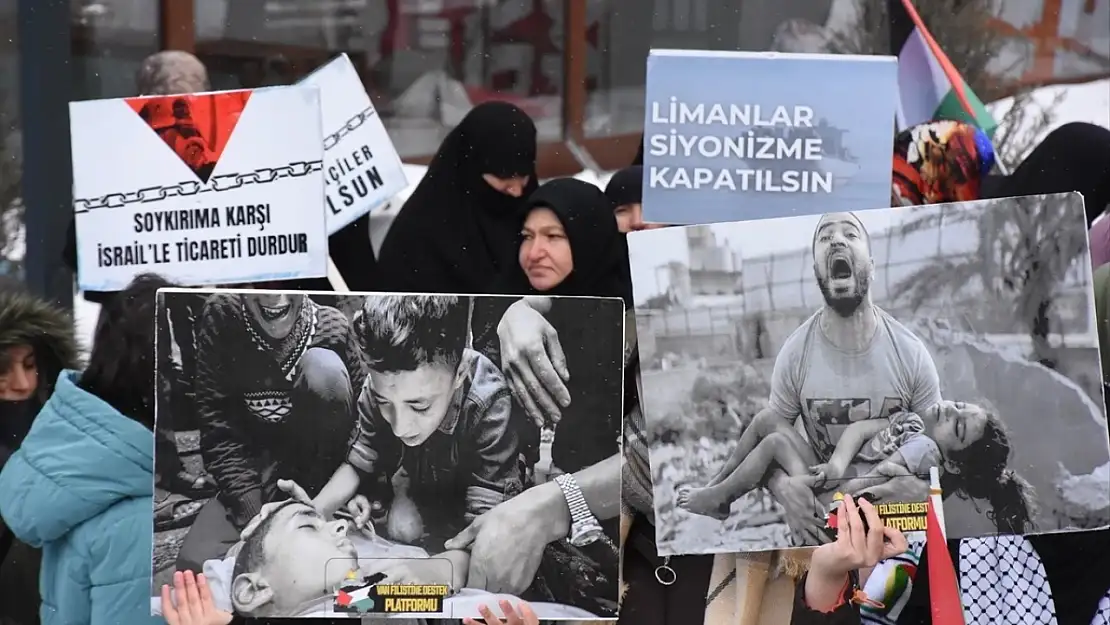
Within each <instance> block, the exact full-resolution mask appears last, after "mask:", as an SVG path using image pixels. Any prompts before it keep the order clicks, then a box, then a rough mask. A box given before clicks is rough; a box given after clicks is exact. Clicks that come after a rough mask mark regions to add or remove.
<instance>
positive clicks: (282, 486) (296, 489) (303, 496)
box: [277, 480, 316, 508]
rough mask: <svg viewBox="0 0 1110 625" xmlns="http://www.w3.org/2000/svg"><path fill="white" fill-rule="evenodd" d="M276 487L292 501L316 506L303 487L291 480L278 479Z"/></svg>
mask: <svg viewBox="0 0 1110 625" xmlns="http://www.w3.org/2000/svg"><path fill="white" fill-rule="evenodd" d="M277 487H278V490H280V491H283V492H284V493H285V494H287V495H289V498H290V499H292V500H293V501H297V502H300V503H303V504H307V505H309V506H312V507H313V508H315V507H316V505H315V504H314V503H313V502H312V497H309V496H308V492H307V491H305V489H304V487H302V486H301V485H300V484H298V483H296V482H294V481H293V480H278V481H277Z"/></svg>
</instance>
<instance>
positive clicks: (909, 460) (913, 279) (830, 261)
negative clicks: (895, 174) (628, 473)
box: [629, 193, 1110, 555]
mask: <svg viewBox="0 0 1110 625" xmlns="http://www.w3.org/2000/svg"><path fill="white" fill-rule="evenodd" d="M629 246H630V251H631V258H632V276H633V286H634V291H635V298H636V299H635V301H636V325H637V333H638V335H639V337H640V352H639V353H640V362H641V368H642V371H643V373H642V375H643V389H644V397H643V407H644V415H645V419H646V423H647V428H648V431H649V437H650V440H649V456H650V460H651V465H652V472H653V476H654V483H653V488H654V491H655V507H656V528H657V537H658V543H659V552H660V554H661V555H679V554H696V553H731V552H748V551H763V550H770V549H783V548H788V547H802V546H812V545H817V544H820V543H822V542H826V541H828V540H829V539H830V537H831V536H832V535H834V534H833V531H834V530H833V529H832V528H831V527H830V526H829V523H828V513H829V511H830V510H831V509H832V508H833V507H834V506H835V504H836V498H837V497H838V496H843V495H852V496H856V497H861V496H865V497H867V498H869V499H870V500H871V501H872V502H874V503H876V504H887V505H885V506H884V505H879V508H880V512H881V511H882V510H883V509H884V508H885V509H886V510H888V511H889V512H890V515H891V516H892V517H899V516H905V514H903V513H907V511H910V512H912V511H913V509H914V508H915V506H916V504H920V503H922V502H924V501H925V500H926V497H927V494H928V476H929V470H930V468H932V467H936V468H937V469H938V470H939V472H940V476H941V479H940V483H941V487H942V491H943V497H944V514H945V518H946V527H947V533H948V536H949V537H950V538H965V537H973V536H985V535H1015V534H1017V535H1021V534H1034V533H1044V532H1057V531H1067V530H1078V529H1095V528H1100V527H1104V526H1106V525H1107V524H1108V521H1110V519H1108V516H1110V509H1108V505H1107V502H1108V501H1110V480H1108V479H1107V471H1110V437H1108V435H1107V425H1106V418H1105V411H1104V407H1103V396H1102V392H1101V379H1102V376H1101V372H1100V366H1099V359H1098V341H1097V332H1096V325H1095V316H1094V307H1093V301H1094V298H1093V292H1092V279H1091V276H1092V270H1091V260H1090V252H1089V247H1088V241H1087V233H1086V222H1085V217H1084V212H1083V199H1082V197H1081V196H1080V195H1079V194H1076V193H1072V194H1059V195H1047V196H1029V197H1017V198H1002V199H992V200H981V201H975V202H961V203H953V204H942V205H931V206H921V207H914V208H897V209H879V210H865V211H857V212H836V213H828V214H824V215H809V216H799V217H788V218H782V219H767V220H759V221H747V222H733V223H722V224H714V225H699V226H687V227H682V228H669V229H659V230H652V231H645V232H638V233H633V234H631V235H629ZM649 250H650V252H649ZM904 529H906V530H915V529H917V530H920V529H923V528H914V527H908V526H907V527H905V528H904Z"/></svg>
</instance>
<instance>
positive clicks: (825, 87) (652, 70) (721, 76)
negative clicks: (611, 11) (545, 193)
mask: <svg viewBox="0 0 1110 625" xmlns="http://www.w3.org/2000/svg"><path fill="white" fill-rule="evenodd" d="M897 104H898V67H897V61H896V60H895V59H894V57H877V56H847V55H819V54H779V53H746V52H706V51H698V50H652V51H651V55H650V56H649V57H648V66H647V107H646V114H645V120H644V198H643V206H644V220H645V221H653V222H658V223H668V224H697V223H717V222H726V221H734V220H740V219H762V218H767V217H784V216H787V215H802V214H812V213H814V212H822V211H829V210H840V209H844V210H850V209H858V208H860V207H872V208H877V207H880V206H889V205H890V179H891V173H890V172H891V168H890V163H891V153H892V146H893V144H894V118H895V112H896V110H897Z"/></svg>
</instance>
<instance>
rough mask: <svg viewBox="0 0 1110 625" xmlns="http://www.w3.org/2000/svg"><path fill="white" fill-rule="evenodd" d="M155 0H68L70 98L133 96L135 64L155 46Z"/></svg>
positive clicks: (157, 38) (155, 48)
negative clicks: (70, 68) (70, 50)
mask: <svg viewBox="0 0 1110 625" xmlns="http://www.w3.org/2000/svg"><path fill="white" fill-rule="evenodd" d="M159 4H160V3H159V2H156V1H152V0H70V24H71V28H72V30H71V38H72V48H71V49H72V53H73V68H74V72H73V83H72V89H73V91H72V94H71V97H72V98H73V99H74V100H95V99H99V98H121V97H127V96H133V95H135V74H136V72H138V70H139V66H140V65H141V64H142V61H143V59H145V58H146V57H147V56H149V55H151V54H154V53H155V52H157V51H158V50H159V47H160V40H159V31H158V12H159Z"/></svg>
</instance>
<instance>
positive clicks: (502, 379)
mask: <svg viewBox="0 0 1110 625" xmlns="http://www.w3.org/2000/svg"><path fill="white" fill-rule="evenodd" d="M260 286H267V285H260ZM159 298H160V306H159V316H158V320H157V323H158V345H157V350H156V352H157V354H156V356H157V357H156V362H157V367H158V368H157V375H158V379H159V385H158V389H159V390H158V397H157V403H156V414H157V423H156V430H157V432H158V439H159V441H160V444H159V445H158V448H157V450H156V454H155V471H156V473H158V472H159V471H169V470H172V469H173V468H174V467H175V466H176V464H179V463H184V464H185V465H186V466H188V468H189V469H190V470H192V471H194V472H195V473H197V474H199V475H206V476H211V478H212V481H213V482H214V483H215V484H216V485H217V487H218V492H217V493H216V494H215V495H214V496H211V497H210V498H200V497H197V496H190V495H189V494H188V493H169V492H159V493H158V494H157V495H156V497H155V499H156V505H155V537H154V538H155V548H154V558H153V559H154V566H153V580H152V582H153V583H152V597H153V596H155V595H156V594H157V593H155V592H153V590H157V589H160V588H161V584H162V583H165V582H164V580H165V579H167V578H168V576H169V575H171V574H172V572H173V571H174V570H185V569H188V570H193V571H195V572H204V573H205V574H206V575H208V577H209V579H210V580H212V579H213V577H214V578H215V579H214V581H213V584H212V585H213V588H216V589H217V590H218V591H219V593H220V594H227V595H228V598H227V603H226V605H228V606H230V607H231V608H233V609H234V610H235V611H236V612H237V613H239V614H243V615H246V616H251V617H290V616H313V615H315V616H320V615H322V614H324V613H333V612H335V609H336V607H337V606H339V604H337V603H336V601H337V598H340V597H344V598H346V599H349V597H345V596H343V595H341V593H343V592H347V591H344V590H343V589H344V588H347V589H348V590H349V589H350V587H351V583H352V580H360V581H361V580H366V579H370V580H373V581H374V582H375V583H376V584H377V585H385V586H387V587H388V589H390V591H391V592H392V591H395V590H398V589H399V588H400V589H403V588H405V587H408V586H409V585H414V586H413V587H415V586H425V587H426V588H425V589H427V588H432V587H445V588H447V589H449V590H448V593H447V595H446V596H444V597H443V601H441V602H438V603H437V602H435V601H399V600H398V601H392V602H385V601H382V602H378V603H382V604H383V605H382V606H377V608H376V610H378V609H388V608H384V606H385V604H387V603H388V604H389V605H396V606H399V607H398V609H400V607H402V606H407V607H410V608H411V607H412V606H414V605H418V606H424V607H427V606H432V604H433V603H434V604H436V605H435V606H432V607H438V608H439V609H440V611H441V612H442V613H441V614H439V616H436V614H428V617H431V618H462V617H465V616H471V617H478V616H479V615H478V614H477V613H475V614H470V613H469V612H467V613H465V614H463V613H461V612H459V611H460V610H462V611H468V610H471V608H473V609H474V610H476V606H477V604H478V603H480V602H481V601H482V595H483V594H485V593H500V594H502V595H511V596H513V597H517V598H520V599H524V600H527V601H529V602H532V603H533V605H534V606H535V605H539V606H540V608H539V609H540V610H541V611H543V612H545V613H546V615H547V618H556V619H558V618H590V617H600V618H606V617H615V614H616V600H617V577H618V571H617V562H618V560H617V555H616V547H615V544H616V543H617V542H618V540H617V537H618V528H617V526H618V519H617V518H616V517H617V514H615V513H613V514H610V512H612V511H615V510H618V509H619V506H618V505H616V504H617V503H618V502H619V499H620V492H619V453H620V449H619V439H620V431H621V430H620V428H621V423H622V417H623V410H624V406H623V404H624V390H623V378H624V364H625V363H624V354H625V349H624V336H625V333H624V307H623V302H622V301H621V300H619V299H612V298H581V297H555V298H550V306H543V307H539V306H537V307H536V308H538V309H541V310H542V312H539V311H534V314H533V315H531V316H529V315H522V314H520V310H519V309H520V308H521V307H520V306H517V309H514V310H515V312H514V313H513V314H509V312H510V309H511V308H512V307H513V305H514V304H519V303H525V304H526V303H527V301H525V300H526V298H521V297H519V296H494V295H489V296H484V295H483V296H462V295H419V294H412V295H379V294H343V295H336V294H332V293H307V292H303V291H296V292H292V291H279V290H207V291H200V290H183V289H182V290H177V289H169V290H164V291H162V292H160V293H159ZM178 299H180V300H182V301H184V300H186V299H187V300H189V301H190V302H194V303H195V302H197V301H198V300H200V299H203V305H201V304H199V303H196V304H195V305H192V306H191V307H184V306H178V305H176V304H177V302H176V300H178ZM182 309H187V310H192V311H193V314H190V315H182V314H177V315H174V314H173V313H174V312H175V311H177V310H182ZM528 310H533V309H532V308H530V307H529V308H528ZM510 325H511V326H512V327H511V328H510V329H508V331H507V330H506V328H507V327H508V326H510ZM545 365H546V366H547V367H548V369H549V370H550V371H549V370H547V369H544V366H545ZM529 366H531V367H532V368H531V369H530V368H529ZM551 373H554V374H555V375H551ZM541 380H542V382H541ZM552 383H554V384H556V385H561V386H562V387H563V389H564V390H563V392H565V393H566V395H567V396H569V401H565V402H558V403H557V404H554V405H558V406H559V407H560V410H559V413H558V414H557V416H556V417H555V418H552V419H550V420H549V421H548V422H546V423H543V424H539V423H536V422H535V421H533V419H532V418H530V417H529V416H528V414H527V413H526V412H525V411H524V410H523V409H522V408H521V406H522V405H523V401H525V400H522V399H521V398H520V397H519V396H518V395H517V393H518V392H521V389H528V391H529V392H532V393H536V392H543V389H542V388H541V387H542V386H543V385H544V384H552ZM166 441H168V442H166ZM171 443H172V445H171ZM613 459H617V460H618V462H616V463H614V462H613ZM611 468H615V469H616V472H615V479H611V480H610V479H604V476H603V474H605V473H606V472H611V471H610V469H611ZM598 476H602V477H598ZM599 485H600V486H602V488H598V486H599ZM275 519H276V521H275ZM278 527H280V528H283V529H281V531H277V530H276V529H275V528H278ZM259 528H261V529H259ZM595 530H596V531H595ZM252 536H254V538H253V539H252ZM275 536H277V537H282V538H281V543H282V546H281V547H280V548H276V547H278V546H277V545H268V544H266V543H267V542H268V541H269V542H272V541H273V538H274V537H275ZM506 536H512V537H513V538H512V540H505V537H506ZM527 549H531V550H533V551H534V552H535V553H536V554H542V555H541V556H539V557H537V558H536V559H537V560H538V564H537V565H535V571H534V572H532V573H530V575H531V577H530V578H528V579H524V580H523V581H521V582H519V583H517V584H516V585H517V586H518V587H513V588H506V587H505V584H504V583H503V581H501V580H493V579H489V578H488V577H487V576H486V575H479V576H471V575H470V572H471V571H472V570H474V568H473V566H472V565H477V566H478V567H479V569H480V568H481V567H482V566H483V563H487V562H491V561H495V560H496V561H505V560H506V559H511V558H514V557H516V556H517V555H518V552H520V551H521V550H527ZM501 551H503V553H502V552H501ZM282 553H288V554H296V555H295V556H294V557H292V560H289V561H287V562H285V563H284V564H282V561H283V560H286V558H284V557H283V556H282V555H281V554H282ZM263 554H269V555H263ZM236 558H239V560H241V561H237V560H236ZM293 560H295V562H294V561H293ZM340 561H342V562H340ZM337 562H340V563H341V564H344V565H343V566H338V565H337V564H336V563H337ZM283 571H284V572H283ZM291 571H294V572H296V571H299V572H298V573H296V574H293V573H291ZM584 571H585V572H588V574H586V575H583V574H582V572H584ZM526 577H527V576H526ZM278 587H282V590H281V592H277V589H278ZM348 594H349V592H348ZM395 594H396V593H395ZM401 594H403V593H401ZM381 596H382V597H384V596H385V593H384V591H383V593H382V595H381ZM490 596H491V597H493V598H495V599H496V598H497V595H492V594H491V595H490ZM217 601H218V602H221V601H222V599H221V597H217ZM364 604H367V605H368V603H367V602H364ZM339 607H342V606H339ZM429 609H430V608H429ZM342 611H343V610H340V612H342ZM471 611H473V610H471ZM541 616H543V615H541Z"/></svg>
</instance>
